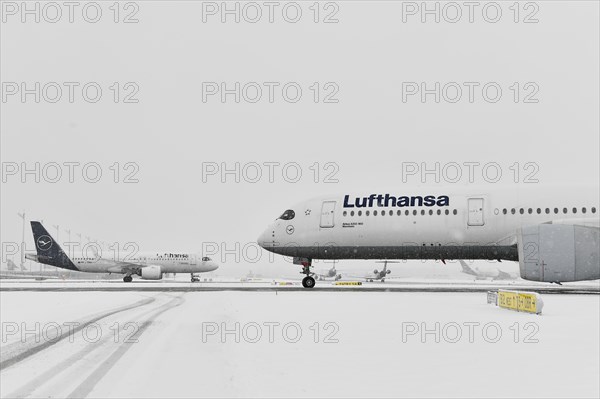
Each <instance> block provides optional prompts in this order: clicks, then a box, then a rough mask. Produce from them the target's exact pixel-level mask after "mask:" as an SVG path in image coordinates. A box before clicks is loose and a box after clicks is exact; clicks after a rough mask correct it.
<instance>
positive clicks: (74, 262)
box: [25, 221, 219, 283]
mask: <svg viewBox="0 0 600 399" xmlns="http://www.w3.org/2000/svg"><path fill="white" fill-rule="evenodd" d="M31 229H32V231H33V240H34V242H35V246H36V250H37V253H36V254H30V253H29V254H25V257H26V258H27V259H30V260H33V261H35V262H39V263H43V264H46V265H51V266H56V267H59V268H62V269H68V270H73V271H80V272H88V273H120V274H124V275H125V276H124V277H123V281H125V282H126V283H128V282H131V281H132V280H133V277H132V276H133V275H138V276H140V277H141V278H142V279H146V280H160V279H162V275H163V273H190V274H191V276H192V277H191V280H192V282H195V281H198V277H197V276H195V274H194V273H203V272H211V271H213V270H216V269H217V268H218V267H219V266H218V265H217V264H216V263H215V262H213V261H212V260H211V259H210V258H208V257H202V256H200V255H196V254H188V253H148V254H141V253H140V254H132V255H128V256H125V257H123V258H121V257H120V256H116V257H115V259H109V258H105V257H102V256H101V255H100V254H98V253H97V252H96V251H92V252H93V256H87V255H85V254H81V255H78V256H74V257H73V258H72V259H71V258H69V256H68V255H67V254H66V253H65V252H64V251H63V250H62V248H61V247H60V245H59V244H58V242H56V241H55V240H54V239H53V238H52V236H51V235H50V234H49V233H48V231H47V230H46V229H45V228H44V226H42V224H41V223H40V222H36V221H32V222H31Z"/></svg>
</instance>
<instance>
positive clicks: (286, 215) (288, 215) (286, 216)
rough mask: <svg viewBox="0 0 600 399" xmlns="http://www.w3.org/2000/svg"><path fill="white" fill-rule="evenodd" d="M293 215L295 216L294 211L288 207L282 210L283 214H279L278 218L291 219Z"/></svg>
mask: <svg viewBox="0 0 600 399" xmlns="http://www.w3.org/2000/svg"><path fill="white" fill-rule="evenodd" d="M294 216H296V212H294V211H292V210H291V209H288V210H287V211H285V212H283V215H281V216H279V219H281V220H292V219H293V218H294Z"/></svg>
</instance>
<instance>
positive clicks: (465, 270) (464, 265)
mask: <svg viewBox="0 0 600 399" xmlns="http://www.w3.org/2000/svg"><path fill="white" fill-rule="evenodd" d="M458 262H459V263H460V266H461V267H462V272H463V273H466V274H470V275H471V276H477V272H475V270H473V269H471V268H470V267H469V265H467V262H465V261H464V260H462V259H459V260H458Z"/></svg>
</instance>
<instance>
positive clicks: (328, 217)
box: [320, 201, 336, 227]
mask: <svg viewBox="0 0 600 399" xmlns="http://www.w3.org/2000/svg"><path fill="white" fill-rule="evenodd" d="M335 204H336V202H335V201H323V205H322V206H321V223H320V226H321V227H333V226H334V223H335V221H334V219H335V217H334V214H335Z"/></svg>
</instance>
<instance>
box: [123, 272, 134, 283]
mask: <svg viewBox="0 0 600 399" xmlns="http://www.w3.org/2000/svg"><path fill="white" fill-rule="evenodd" d="M123 281H124V282H126V283H131V282H132V281H133V277H131V275H130V274H129V275H127V276H125V277H123Z"/></svg>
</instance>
